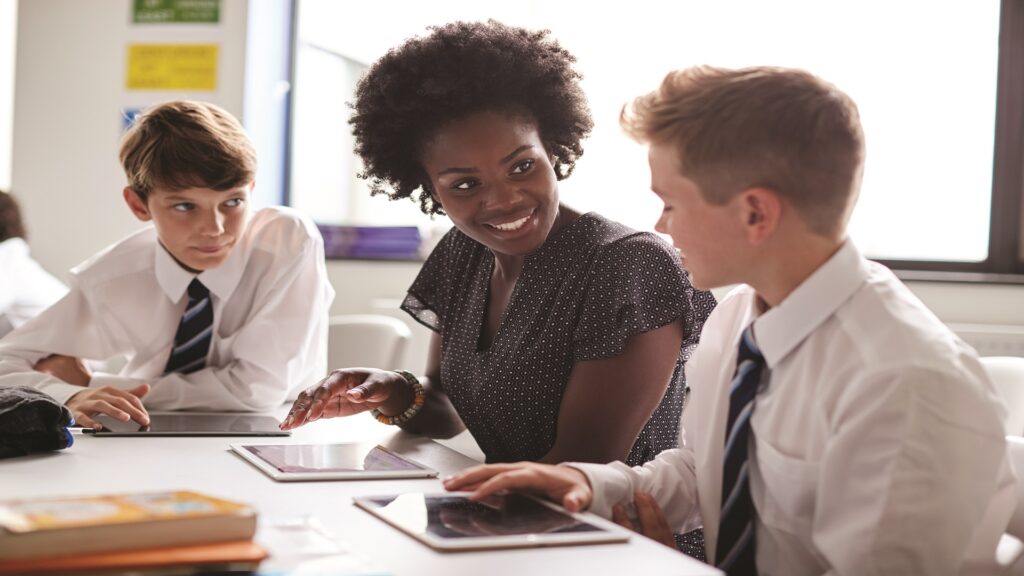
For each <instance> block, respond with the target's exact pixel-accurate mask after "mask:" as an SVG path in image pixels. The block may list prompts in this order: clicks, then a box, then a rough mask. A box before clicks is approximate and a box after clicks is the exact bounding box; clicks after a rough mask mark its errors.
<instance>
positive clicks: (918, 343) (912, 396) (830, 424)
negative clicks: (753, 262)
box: [573, 242, 1015, 576]
mask: <svg viewBox="0 0 1024 576" xmlns="http://www.w3.org/2000/svg"><path fill="white" fill-rule="evenodd" d="M762 306H763V303H762V302H761V301H760V299H759V298H758V297H757V296H756V294H755V293H754V291H753V289H751V288H750V287H746V286H744V287H740V288H738V289H737V290H735V291H734V292H733V293H731V294H730V295H729V296H728V297H727V298H726V299H725V300H723V301H722V302H721V303H720V304H719V305H718V307H717V308H716V309H715V310H714V312H713V313H712V315H711V317H710V318H708V321H707V323H706V324H705V325H704V331H703V332H702V334H701V340H700V344H699V345H698V346H697V350H696V352H695V353H694V356H693V357H692V358H691V359H690V361H689V362H688V363H687V364H686V377H687V382H689V383H690V386H691V388H692V391H693V397H692V400H691V402H690V403H689V405H688V406H687V408H686V411H685V415H684V417H683V426H684V430H685V431H684V433H683V434H684V439H685V447H684V448H680V449H676V450H669V451H666V452H663V453H662V454H661V455H659V456H658V457H657V459H655V460H654V461H652V462H649V463H648V464H647V465H645V466H643V467H636V468H629V467H627V466H625V465H623V464H622V463H619V462H616V463H614V464H611V465H608V466H601V465H587V464H573V466H575V467H577V468H579V469H581V470H583V471H584V472H585V473H586V474H587V476H588V478H589V479H590V482H591V485H592V486H593V488H594V502H593V504H592V506H591V509H592V510H593V511H595V512H597V513H600V514H604V515H609V513H610V507H611V506H612V505H613V504H614V503H616V502H618V501H621V500H624V499H627V498H628V499H631V497H632V493H633V490H636V489H640V490H643V491H647V492H650V493H652V494H653V495H654V497H655V498H656V499H657V501H658V502H659V503H660V504H661V506H662V508H663V509H664V510H665V512H666V515H667V517H668V520H669V523H670V525H671V526H673V527H674V528H677V529H689V528H693V527H695V526H698V525H700V524H701V523H702V522H701V518H703V525H704V530H705V541H706V546H707V554H708V557H709V558H714V557H715V545H716V541H717V538H718V522H719V515H720V509H721V505H722V495H721V490H722V453H723V450H724V446H723V444H724V439H725V421H726V418H727V411H728V406H729V384H730V382H731V380H732V377H733V372H734V370H735V367H736V355H737V345H738V342H739V339H740V334H741V332H742V331H743V329H744V328H745V327H746V326H747V325H749V324H750V323H751V322H753V323H754V330H753V332H754V337H755V339H756V340H757V343H758V346H759V347H760V348H761V351H762V353H763V354H764V357H765V361H766V371H765V374H763V376H762V378H763V380H762V391H761V392H760V393H759V394H758V396H757V398H756V400H755V405H754V412H753V416H752V418H751V431H752V432H751V433H752V440H753V442H751V445H750V461H749V474H750V489H751V496H752V499H753V502H754V507H755V509H756V511H757V521H756V529H757V532H756V542H757V565H758V570H759V572H760V574H761V575H762V576H766V575H773V574H777V575H803V574H842V575H847V574H849V575H854V574H856V575H865V574H929V575H941V574H958V573H961V574H962V573H975V572H979V573H984V572H985V571H986V568H987V567H989V566H990V565H991V563H992V562H993V561H994V558H995V548H996V543H997V541H998V539H999V536H1000V535H1001V533H1002V532H1003V528H1005V526H1006V523H1007V521H1008V519H1009V516H1010V513H1011V512H1012V510H1013V508H1014V505H1015V496H1014V493H1013V482H1014V479H1013V473H1012V472H1011V469H1010V465H1009V461H1008V457H1007V448H1006V442H1005V437H1004V431H1003V424H1002V422H1003V419H1002V411H1003V408H1002V406H1001V404H1000V401H999V399H998V395H997V393H996V391H995V389H994V387H993V385H992V383H991V382H990V381H989V379H988V377H987V376H986V374H985V371H984V369H983V368H982V366H981V365H980V363H979V362H978V360H977V357H976V355H975V353H974V351H973V350H972V349H970V348H969V347H968V346H967V345H966V344H964V343H963V342H962V341H961V340H959V339H958V338H957V337H956V336H955V335H954V334H953V333H952V332H951V331H950V330H949V329H947V328H946V327H945V326H944V325H943V324H942V323H941V322H940V321H939V320H938V319H937V318H936V317H935V316H934V315H933V314H932V313H931V312H929V311H928V310H927V309H926V308H925V307H924V305H923V304H921V303H920V301H918V300H917V298H916V297H914V296H913V295H912V294H911V293H910V291H909V290H908V289H907V288H906V287H905V286H903V284H901V283H900V282H899V280H897V279H896V277H895V276H894V275H893V274H892V273H891V272H890V271H889V270H887V269H886V268H884V267H883V266H880V265H878V264H875V263H872V262H869V261H868V260H866V259H864V258H863V257H861V255H860V254H859V253H858V252H857V250H856V249H855V248H854V246H853V245H852V244H851V243H850V242H847V243H846V244H844V245H843V247H842V248H841V249H840V250H839V251H838V252H837V253H836V254H835V255H834V256H833V257H832V258H831V259H829V260H828V261H827V262H826V263H825V264H824V265H822V266H821V267H820V268H819V269H818V270H816V271H815V272H814V273H813V274H812V275H811V276H810V277H809V278H808V279H807V280H806V281H804V282H803V283H802V284H801V285H800V286H799V287H797V289H796V290H794V291H793V292H792V293H791V294H790V295H789V296H788V297H787V298H786V299H785V301H783V302H782V303H781V304H780V305H779V306H777V307H775V308H773V309H770V310H768V311H766V312H764V313H761V308H762Z"/></svg>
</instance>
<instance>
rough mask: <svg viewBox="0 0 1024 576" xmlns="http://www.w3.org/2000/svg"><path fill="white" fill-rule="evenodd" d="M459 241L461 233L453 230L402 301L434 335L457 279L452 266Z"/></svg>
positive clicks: (425, 263)
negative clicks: (453, 274)
mask: <svg viewBox="0 0 1024 576" xmlns="http://www.w3.org/2000/svg"><path fill="white" fill-rule="evenodd" d="M457 240H458V232H457V231H456V230H455V229H454V228H452V229H451V230H450V231H449V232H448V233H447V234H445V236H444V238H442V239H441V241H440V242H438V244H437V246H436V247H435V248H434V250H433V251H432V252H431V253H430V256H428V257H427V261H426V262H424V263H423V267H422V268H420V273H419V274H418V275H417V276H416V280H414V281H413V283H412V286H410V287H409V290H408V293H406V295H405V299H404V300H403V301H402V306H401V308H402V310H404V311H405V312H406V313H408V314H409V315H410V316H412V317H413V318H415V319H416V321H417V322H419V323H420V324H423V325H424V326H426V327H427V328H430V329H431V330H433V331H435V332H440V331H441V323H442V322H443V320H444V317H445V309H446V306H447V303H448V298H449V294H450V292H451V290H452V286H451V283H452V281H453V280H454V279H455V277H453V276H452V264H451V263H452V259H453V258H454V252H455V243H456V241H457Z"/></svg>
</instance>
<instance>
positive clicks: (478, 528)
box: [357, 493, 607, 540]
mask: <svg viewBox="0 0 1024 576" xmlns="http://www.w3.org/2000/svg"><path fill="white" fill-rule="evenodd" d="M357 500H361V501H362V502H363V503H364V505H369V506H366V507H368V508H376V510H375V513H376V514H378V515H379V516H381V517H383V518H384V519H385V520H388V521H389V522H391V523H393V524H395V525H396V526H398V527H400V528H402V529H403V530H406V531H407V532H412V533H420V534H430V535H433V536H434V537H436V538H441V539H445V540H450V539H471V538H482V537H486V538H492V537H495V536H535V535H541V534H566V535H568V534H586V533H604V532H607V530H606V529H604V528H602V527H600V526H597V525H595V524H591V523H588V522H586V521H584V520H580V519H577V518H576V517H575V516H573V515H571V514H568V513H566V512H563V511H561V510H557V509H554V508H550V507H548V506H546V505H544V504H542V503H541V502H539V501H538V500H535V499H533V498H530V497H527V496H522V495H519V494H508V495H504V496H495V497H493V498H490V499H488V500H487V501H486V502H473V501H472V500H469V499H468V498H466V497H465V496H460V495H444V494H433V495H425V494H419V493H414V494H402V495H399V496H379V497H367V498H359V499H357Z"/></svg>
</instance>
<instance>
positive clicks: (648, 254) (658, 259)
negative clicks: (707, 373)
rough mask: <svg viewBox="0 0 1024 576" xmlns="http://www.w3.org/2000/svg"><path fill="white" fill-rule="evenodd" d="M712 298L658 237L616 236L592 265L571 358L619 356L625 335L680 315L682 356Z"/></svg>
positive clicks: (644, 234)
mask: <svg viewBox="0 0 1024 576" xmlns="http://www.w3.org/2000/svg"><path fill="white" fill-rule="evenodd" d="M714 302H715V301H714V297H713V296H711V294H710V293H709V292H703V291H699V290H694V289H693V287H692V286H691V285H690V282H689V279H688V278H687V277H686V273H685V272H684V270H683V267H682V263H681V262H680V259H679V256H678V255H677V254H676V253H675V251H674V250H673V249H672V248H671V247H670V246H668V245H667V244H666V243H665V242H663V241H662V240H661V239H660V238H658V237H657V236H655V235H653V234H649V233H638V234H633V235H630V236H627V237H625V238H622V239H620V240H617V241H616V242H613V243H612V244H609V245H608V246H607V247H606V248H605V249H604V250H603V251H602V253H601V254H599V255H598V256H597V258H596V259H595V262H594V265H593V266H592V267H591V270H590V274H589V281H588V285H587V289H586V293H585V294H584V295H583V305H582V308H581V314H580V319H579V322H578V323H577V325H576V329H575V331H574V334H573V340H574V342H573V354H574V359H575V360H576V361H577V362H579V361H585V360H596V359H600V358H611V357H614V356H618V355H620V354H622V352H623V351H624V350H625V347H626V340H627V339H628V338H629V337H630V336H633V335H635V334H642V333H644V332H648V331H650V330H655V329H657V328H661V327H662V326H665V325H667V324H670V323H672V322H674V321H676V320H680V319H682V320H683V329H684V346H683V351H682V355H683V357H682V358H681V360H685V359H686V357H688V356H689V353H690V352H691V351H692V348H693V345H695V344H696V341H697V337H698V336H699V334H700V329H701V324H703V320H704V318H706V317H707V315H708V313H709V311H710V310H711V308H713V307H714ZM694 306H697V307H699V308H700V310H695V309H694ZM691 342H692V345H691Z"/></svg>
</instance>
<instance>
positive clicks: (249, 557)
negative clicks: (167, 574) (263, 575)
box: [0, 540, 267, 575]
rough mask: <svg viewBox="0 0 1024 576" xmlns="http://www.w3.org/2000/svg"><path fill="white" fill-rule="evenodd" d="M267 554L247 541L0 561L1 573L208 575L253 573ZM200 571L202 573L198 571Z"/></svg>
mask: <svg viewBox="0 0 1024 576" xmlns="http://www.w3.org/2000/svg"><path fill="white" fill-rule="evenodd" d="M266 557H267V552H266V551H265V550H264V549H263V548H260V547H259V546H257V545H256V544H255V543H253V542H252V541H249V540H244V541H240V542H221V543H218V544H199V545H195V546H175V547H171V548H150V549H145V550H129V551H126V552H101V553H97V554H81V555H76V556H62V557H59V558H37V559H35V560H14V561H10V562H0V574H36V575H41V574H73V573H83V572H100V573H119V572H122V571H125V570H131V571H133V572H134V571H138V570H143V571H144V570H154V571H159V570H161V569H168V568H182V567H195V568H196V569H197V571H204V572H205V573H209V572H210V571H213V570H216V571H219V572H221V571H222V572H233V571H246V570H255V569H256V567H257V566H259V563H260V561H262V560H263V559H264V558H266ZM199 569H201V570H199Z"/></svg>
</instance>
